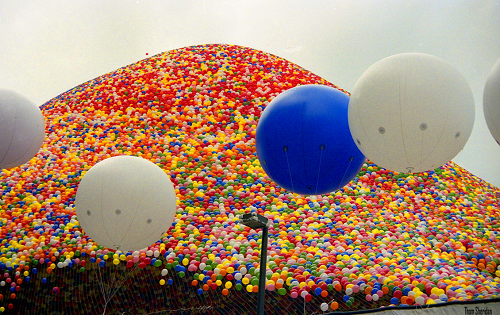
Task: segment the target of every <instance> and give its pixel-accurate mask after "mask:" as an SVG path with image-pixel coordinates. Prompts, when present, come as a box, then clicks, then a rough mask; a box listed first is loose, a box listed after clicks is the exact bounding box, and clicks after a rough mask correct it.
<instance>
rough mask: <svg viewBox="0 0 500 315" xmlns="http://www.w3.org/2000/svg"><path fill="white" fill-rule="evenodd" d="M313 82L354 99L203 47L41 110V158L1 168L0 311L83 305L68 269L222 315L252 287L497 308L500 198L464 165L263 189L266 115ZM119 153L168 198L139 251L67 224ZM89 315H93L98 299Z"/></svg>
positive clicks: (296, 297) (131, 69) (240, 55)
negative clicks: (159, 222) (135, 279)
mask: <svg viewBox="0 0 500 315" xmlns="http://www.w3.org/2000/svg"><path fill="white" fill-rule="evenodd" d="M306 84H322V85H326V86H330V87H333V88H336V89H338V90H339V91H342V92H343V93H346V94H347V92H345V91H343V90H341V89H339V88H337V87H336V86H334V85H333V84H331V83H329V82H326V81H325V80H324V79H321V78H320V77H318V76H316V75H314V74H312V73H310V72H308V71H306V70H305V69H303V68H301V67H299V66H297V65H295V64H293V63H291V62H288V61H286V60H284V59H281V58H279V57H277V56H274V55H271V54H268V53H264V52H262V51H257V50H254V49H251V48H246V47H241V46H233V45H202V46H193V47H186V48H180V49H176V50H172V51H168V52H165V53H162V54H159V55H156V56H153V57H151V58H148V59H145V60H142V61H139V62H137V63H134V64H132V65H129V66H125V67H123V68H120V69H118V70H116V71H114V72H112V73H109V74H106V75H103V76H101V77H98V78H96V79H94V80H90V81H88V82H86V83H83V84H81V85H79V86H77V87H75V88H74V89H71V90H69V91H67V92H65V93H63V94H61V95H59V96H57V97H55V98H54V99H52V100H50V101H49V102H47V103H46V104H44V105H43V106H42V112H43V115H44V117H45V122H46V134H47V137H46V140H45V142H44V144H43V146H42V148H41V150H40V152H39V153H38V154H37V155H36V157H35V158H34V159H32V160H30V161H29V162H28V163H26V164H24V165H22V166H20V167H17V168H13V169H8V170H1V171H0V209H1V210H0V213H1V216H0V236H1V238H0V239H1V243H0V270H1V271H2V272H0V293H1V294H2V296H1V298H0V307H1V308H0V311H3V310H5V311H8V310H9V307H10V308H13V309H14V310H22V308H23V307H25V306H24V305H23V301H25V300H24V299H26V298H27V296H29V294H27V293H26V294H25V293H23V292H24V291H26V292H32V291H30V290H34V289H33V288H41V289H40V291H38V293H37V294H39V296H40V297H39V298H40V299H47V301H48V300H49V299H50V301H56V302H55V303H56V304H57V303H59V302H60V303H63V302H64V301H66V302H68V301H71V303H73V304H71V305H74V306H75V308H80V307H83V306H82V305H83V303H82V300H81V299H82V298H83V297H80V295H75V294H73V295H71V292H74V291H75V290H84V287H82V286H83V284H81V282H75V283H80V284H78V285H77V284H75V285H74V286H73V285H71V286H69V285H64V283H63V282H57V280H55V279H57V277H56V275H61V274H62V273H64V272H65V270H67V271H68V272H73V273H71V274H72V275H74V277H72V278H71V279H73V280H71V281H77V280H78V279H79V278H80V277H83V276H82V275H83V274H85V273H90V272H92V274H91V275H88V276H87V277H89V279H90V278H91V279H93V280H94V281H95V282H96V283H97V281H98V275H99V273H98V272H99V270H101V271H102V273H108V274H107V276H105V277H106V279H110V277H111V276H110V275H109V273H112V272H113V271H112V270H115V269H116V270H120V271H122V272H127V270H130V271H133V270H135V272H137V273H139V272H141V270H142V271H144V273H143V274H142V276H141V277H142V279H144V278H146V279H147V278H148V277H149V279H150V281H149V282H148V285H149V286H150V287H151V290H155V291H158V292H166V291H161V290H167V291H168V290H171V291H172V292H174V291H179V290H182V292H184V293H183V294H184V295H183V299H186V301H189V300H190V299H191V300H197V299H198V300H200V301H205V300H204V299H207V298H208V297H211V298H213V296H214V295H220V298H221V301H224V303H220V304H213V305H210V307H211V310H212V311H213V312H214V313H216V314H219V313H224V311H225V310H227V309H230V308H231V305H234V304H235V303H238V300H244V299H245V296H256V293H255V292H257V288H258V286H259V285H265V287H266V289H267V290H266V291H267V296H271V295H272V296H275V297H276V299H277V300H279V299H282V300H283V301H288V303H292V304H293V303H294V302H293V301H297V303H298V304H300V305H301V306H302V305H304V303H305V304H306V305H308V304H313V305H317V310H316V311H317V312H320V311H328V310H330V311H333V310H343V311H347V310H357V309H368V308H373V307H382V306H389V305H427V304H435V303H445V302H449V301H456V300H472V299H490V298H495V297H498V296H499V294H500V269H499V265H500V252H499V248H500V235H499V232H500V222H499V219H498V218H499V217H500V202H499V200H500V190H499V189H498V188H496V187H494V186H492V185H490V184H488V183H486V182H484V181H482V180H481V179H479V178H477V177H475V176H474V175H472V174H471V173H469V172H467V171H466V170H464V169H463V168H461V167H460V166H458V165H456V164H454V163H452V162H450V163H447V164H446V165H444V166H443V167H441V168H438V169H436V170H433V171H428V172H423V173H419V174H410V175H408V174H404V173H397V172H393V171H389V170H386V169H383V168H380V167H378V166H377V165H375V164H373V163H372V162H370V161H366V162H365V164H364V165H363V166H362V167H361V170H360V171H359V173H358V174H357V175H356V176H355V178H354V179H353V180H352V181H351V182H350V183H349V184H347V185H346V186H345V187H342V188H340V190H338V191H336V192H332V193H329V194H324V195H316V196H309V197H307V196H300V195H297V194H294V193H291V192H290V191H288V190H286V189H284V188H283V187H280V186H278V185H277V184H275V183H274V182H273V181H272V180H270V179H269V177H267V176H266V174H265V173H264V171H263V169H262V167H261V165H260V163H259V160H258V159H257V156H256V147H255V135H256V127H257V123H258V121H259V118H260V115H261V113H262V112H263V110H264V109H265V108H266V106H267V105H268V104H269V103H270V101H272V100H273V99H274V98H275V97H276V96H277V95H279V94H280V93H282V92H284V91H286V90H288V89H290V88H293V87H296V86H298V85H306ZM118 155H133V156H138V157H142V158H143V159H146V160H149V161H151V162H153V163H155V164H156V165H157V166H159V167H160V168H162V169H163V170H164V172H165V173H166V174H167V175H168V176H169V177H170V180H171V182H172V183H173V186H174V190H175V194H176V197H177V211H176V214H175V218H174V220H173V224H172V226H170V227H165V230H168V231H167V232H166V233H165V234H164V235H163V237H162V238H161V239H160V240H159V241H158V242H156V243H154V244H151V246H149V247H148V248H146V249H144V250H138V251H134V252H120V251H113V250H109V249H107V248H104V247H102V246H100V245H99V244H98V243H96V242H95V241H94V240H92V239H91V238H90V236H89V235H87V234H85V233H84V232H85V231H84V230H82V228H81V226H80V222H79V218H78V217H77V215H76V212H75V198H76V191H77V189H78V186H79V183H80V180H81V179H82V177H83V176H84V175H85V174H86V172H87V171H89V169H90V168H91V167H92V166H94V165H95V164H96V163H98V162H100V161H103V160H105V159H107V158H110V157H113V156H118ZM131 189H134V187H133V186H131ZM134 193H135V192H134ZM115 210H116V209H113V211H115ZM251 212H255V213H259V214H262V215H264V216H266V217H268V218H269V219H270V220H271V223H272V224H271V227H270V230H269V246H268V254H269V257H268V268H267V272H266V276H267V281H266V283H264V284H259V283H258V278H259V277H258V272H259V260H260V257H259V256H260V248H259V246H260V242H261V240H260V235H261V234H260V231H254V230H251V229H250V228H248V227H245V226H244V225H242V224H241V223H240V221H239V215H241V214H245V213H251ZM138 213H140V212H139V211H138ZM103 224H104V225H106V224H107V222H103ZM155 270H156V272H155ZM146 271H147V272H146ZM44 279H45V282H43V281H44ZM171 279H177V280H175V281H173V280H172V282H171V283H169V280H171ZM179 279H183V280H179ZM184 280H185V282H184ZM178 283H183V285H182V286H180V287H178V288H176V287H175V286H176V284H178ZM47 284H50V285H47ZM127 284H128V283H127V282H124V284H123V285H124V286H126V285H127ZM184 284H185V285H184ZM130 285H132V284H130ZM56 287H57V288H56ZM96 287H97V284H96ZM145 287H147V286H145ZM79 292H81V291H79ZM120 294H121V293H120ZM141 294H142V293H141ZM144 294H145V295H144V296H142V299H147V300H148V301H149V297H148V295H146V293H144ZM44 296H45V297H44ZM165 296H166V295H165ZM97 297H98V296H97ZM225 298H227V299H225ZM64 299H66V300H64ZM72 299H73V300H72ZM94 299H96V298H94ZM57 301H59V302H57ZM61 301H62V302H61ZM92 301H94V300H92ZM127 301H128V300H127ZM113 303H115V302H113ZM169 303H170V302H169ZM172 303H173V302H172ZM42 304H43V303H42ZM42 304H40V305H42ZM167 304H168V303H167ZM285 304H286V303H285ZM25 305H28V304H25ZM43 305H46V306H47V307H48V308H50V307H51V304H50V303H46V304H43ZM57 305H62V304H57ZM87 305H90V306H88V307H92V308H93V309H92V311H90V312H88V313H93V312H96V313H98V312H99V311H100V312H101V313H102V309H100V310H97V307H98V305H99V304H98V303H97V302H92V303H88V304H87ZM134 305H135V304H134V303H130V305H127V307H129V308H130V309H134V307H137V308H139V307H140V306H139V305H135V306H134ZM155 305H156V304H155ZM155 307H157V309H156V310H161V309H162V308H168V307H167V306H165V304H161V305H160V304H158V306H155ZM207 307H208V305H207ZM240 311H241V310H240ZM253 311H254V310H253V309H249V310H248V312H253ZM75 313H76V311H75ZM243 313H244V312H240V314H243ZM227 314H229V313H227Z"/></svg>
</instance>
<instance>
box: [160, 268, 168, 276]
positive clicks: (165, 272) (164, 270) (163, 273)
mask: <svg viewBox="0 0 500 315" xmlns="http://www.w3.org/2000/svg"><path fill="white" fill-rule="evenodd" d="M167 274H168V270H167V269H163V270H162V271H161V275H162V276H163V277H165V276H166V275H167Z"/></svg>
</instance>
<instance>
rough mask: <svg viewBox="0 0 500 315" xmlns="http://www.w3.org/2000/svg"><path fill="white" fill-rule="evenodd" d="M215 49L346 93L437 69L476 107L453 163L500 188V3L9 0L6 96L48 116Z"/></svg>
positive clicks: (3, 34) (3, 5)
mask: <svg viewBox="0 0 500 315" xmlns="http://www.w3.org/2000/svg"><path fill="white" fill-rule="evenodd" d="M210 43H225V44H236V45H242V46H248V47H251V48H255V49H259V50H263V51H265V52H269V53H272V54H275V55H277V56H280V57H283V58H285V59H288V60H290V61H292V62H295V63H296V64H298V65H300V66H302V67H304V68H306V69H307V70H310V71H312V72H313V73H315V74H318V75H320V76H322V77H323V78H325V79H327V80H328V81H330V82H332V83H334V84H336V85H338V86H339V87H341V88H344V89H346V90H348V91H352V88H353V87H354V84H355V83H356V81H357V80H358V78H359V77H360V76H361V74H362V73H363V72H364V71H365V70H366V69H367V68H368V67H370V66H371V65H372V64H374V63H375V62H377V61H379V60H380V59H383V58H385V57H388V56H391V55H394V54H397V53H403V52H422V53H427V54H432V55H435V56H437V57H440V58H442V59H444V60H446V61H448V62H449V63H451V64H452V65H454V66H455V67H456V68H457V69H458V70H459V71H460V72H461V73H462V74H463V75H464V76H465V77H466V79H467V80H468V82H469V84H470V86H471V88H472V91H473V93H474V99H475V102H476V122H475V125H474V129H473V132H472V135H471V137H470V139H469V141H468V143H467V145H466V146H465V148H464V150H463V151H462V152H461V153H460V154H459V155H458V156H457V157H456V158H455V159H454V160H453V161H455V162H456V163H457V164H459V165H460V166H463V167H464V168H466V169H467V170H469V171H470V172H472V173H473V174H475V175H477V176H479V177H481V178H483V179H484V180H486V181H488V182H490V183H492V184H494V185H496V186H497V187H500V146H498V145H497V144H496V143H495V141H494V140H493V137H492V136H491V135H490V133H489V131H488V128H487V127H486V123H485V120H484V115H483V110H482V94H483V88H484V84H485V82H486V78H487V76H488V74H489V72H490V70H491V68H492V67H493V65H494V63H495V62H496V60H497V59H499V58H500V1H498V0H491V1H488V0H484V1H472V0H439V1H435V0H434V1H423V0H412V1H409V0H406V1H403V0H394V1H370V0H342V1H333V0H330V1H320V0H302V1H297V0H279V1H272V0H267V1H250V0H248V1H243V0H224V1H222V0H220V1H217V0H205V1H203V0H196V1H195V0H178V1H173V0H161V1H142V0H140V1H127V0H114V1H113V0H89V1H86V0H74V1H72V0H61V1H57V0H56V1H51V0H48V1H35V0H33V1H22V0H16V1H11V0H0V88H7V89H12V90H15V91H17V92H19V93H21V94H23V95H25V96H27V97H28V98H30V99H31V100H32V101H33V102H35V103H37V104H39V105H41V104H43V103H44V102H46V101H48V100H50V99H51V98H53V97H55V96H57V95H59V94H61V93H63V92H65V91H67V90H69V89H71V88H73V87H75V86H77V85H79V84H81V83H84V82H86V81H88V80H90V79H93V78H95V77H98V76H100V75H102V74H105V73H107V72H110V71H114V70H116V69H118V68H120V67H122V66H125V65H128V64H131V63H134V62H136V61H138V60H141V59H144V58H146V57H150V56H152V55H155V54H157V53H161V52H164V51H167V50H171V49H175V48H180V47H185V46H190V45H199V44H210ZM146 53H148V54H149V55H148V56H146Z"/></svg>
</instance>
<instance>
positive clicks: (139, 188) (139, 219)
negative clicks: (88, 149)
mask: <svg viewBox="0 0 500 315" xmlns="http://www.w3.org/2000/svg"><path fill="white" fill-rule="evenodd" d="M75 207H76V215H77V217H78V221H79V223H80V226H81V227H82V229H83V230H84V232H85V233H86V234H87V235H88V236H89V237H90V238H92V240H93V241H95V242H97V243H98V244H99V245H102V246H105V247H108V248H110V249H119V250H121V251H134V250H140V249H143V248H145V247H148V246H150V245H152V244H153V243H155V242H156V241H158V240H159V239H160V238H161V237H162V236H163V235H164V234H165V232H167V230H168V228H169V227H170V226H171V225H172V222H173V219H174V216H175V210H176V196H175V191H174V187H173V185H172V182H171V181H170V179H169V178H168V175H167V174H165V172H164V171H163V170H162V169H161V168H160V167H158V166H157V165H155V164H154V163H152V162H150V161H148V160H146V159H143V158H139V157H135V156H116V157H112V158H108V159H106V160H104V161H101V162H99V163H97V164H96V165H94V166H93V167H92V168H91V169H90V170H89V171H88V172H87V173H86V174H85V175H84V176H83V178H82V180H81V181H80V184H79V186H78V190H77V193H76V200H75Z"/></svg>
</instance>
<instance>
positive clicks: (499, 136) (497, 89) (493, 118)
mask: <svg viewBox="0 0 500 315" xmlns="http://www.w3.org/2000/svg"><path fill="white" fill-rule="evenodd" d="M483 111H484V118H485V119H486V124H487V125H488V128H489V129H490V132H491V135H492V136H493V138H495V140H496V142H497V143H498V144H499V145H500V59H498V60H497V62H496V63H495V65H494V66H493V69H491V72H490V75H489V76H488V79H487V80H486V85H485V86H484V93H483Z"/></svg>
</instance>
